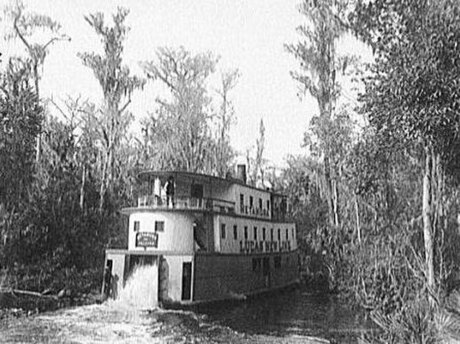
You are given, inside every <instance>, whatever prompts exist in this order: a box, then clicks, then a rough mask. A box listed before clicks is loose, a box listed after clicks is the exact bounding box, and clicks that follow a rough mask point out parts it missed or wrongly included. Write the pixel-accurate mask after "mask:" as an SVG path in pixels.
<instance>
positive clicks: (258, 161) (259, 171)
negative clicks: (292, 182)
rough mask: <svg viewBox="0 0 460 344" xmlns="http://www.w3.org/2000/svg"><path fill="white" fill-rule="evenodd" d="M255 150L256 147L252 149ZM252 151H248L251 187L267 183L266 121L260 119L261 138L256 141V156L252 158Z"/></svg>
mask: <svg viewBox="0 0 460 344" xmlns="http://www.w3.org/2000/svg"><path fill="white" fill-rule="evenodd" d="M252 148H254V147H252ZM252 148H251V149H247V150H246V164H247V167H248V175H249V178H248V182H249V184H250V185H253V186H256V185H257V183H258V182H260V183H261V184H262V186H263V185H264V183H265V164H266V161H265V160H264V150H265V125H264V120H263V119H262V118H261V119H260V125H259V137H258V138H257V139H256V146H255V149H256V151H255V156H254V157H252V156H251V155H252V154H251V150H252Z"/></svg>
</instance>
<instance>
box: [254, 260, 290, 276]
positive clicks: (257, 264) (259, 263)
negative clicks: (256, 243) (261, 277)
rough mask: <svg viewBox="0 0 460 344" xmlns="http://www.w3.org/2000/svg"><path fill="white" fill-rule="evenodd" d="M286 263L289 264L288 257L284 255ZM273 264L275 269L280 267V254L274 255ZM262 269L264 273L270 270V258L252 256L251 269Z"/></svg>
mask: <svg viewBox="0 0 460 344" xmlns="http://www.w3.org/2000/svg"><path fill="white" fill-rule="evenodd" d="M286 265H289V257H286ZM273 266H274V268H275V269H281V256H274V257H273ZM261 270H262V271H264V273H265V274H266V273H268V271H269V270H270V258H269V257H264V258H252V271H254V272H259V271H261Z"/></svg>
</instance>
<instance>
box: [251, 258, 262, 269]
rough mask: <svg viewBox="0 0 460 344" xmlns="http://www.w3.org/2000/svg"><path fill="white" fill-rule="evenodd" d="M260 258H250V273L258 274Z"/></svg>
mask: <svg viewBox="0 0 460 344" xmlns="http://www.w3.org/2000/svg"><path fill="white" fill-rule="evenodd" d="M260 263H261V261H260V258H252V271H254V272H258V271H260V265H261V264H260Z"/></svg>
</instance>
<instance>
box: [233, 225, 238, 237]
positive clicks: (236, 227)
mask: <svg viewBox="0 0 460 344" xmlns="http://www.w3.org/2000/svg"><path fill="white" fill-rule="evenodd" d="M233 239H235V240H237V239H238V226H237V225H234V226H233Z"/></svg>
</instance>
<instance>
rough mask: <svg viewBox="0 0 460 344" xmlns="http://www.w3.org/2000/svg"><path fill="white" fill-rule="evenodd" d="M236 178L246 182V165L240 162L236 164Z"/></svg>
mask: <svg viewBox="0 0 460 344" xmlns="http://www.w3.org/2000/svg"><path fill="white" fill-rule="evenodd" d="M236 178H238V179H239V180H241V181H242V182H243V183H244V184H246V165H244V164H241V165H237V166H236Z"/></svg>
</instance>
